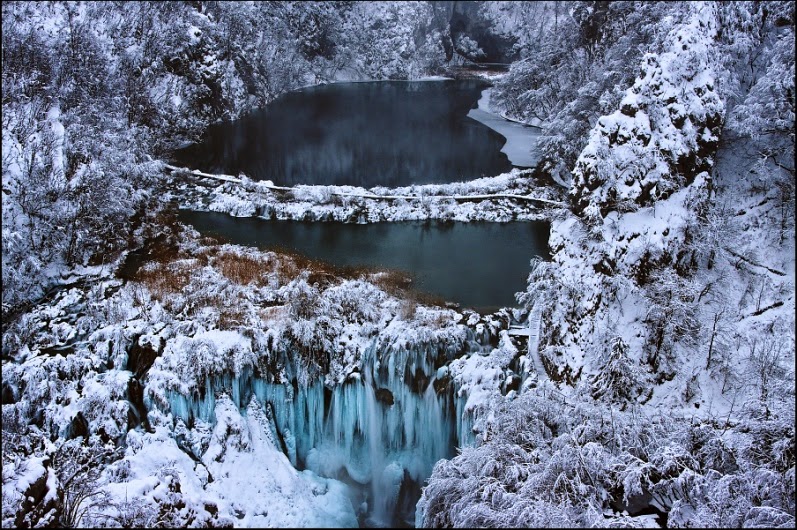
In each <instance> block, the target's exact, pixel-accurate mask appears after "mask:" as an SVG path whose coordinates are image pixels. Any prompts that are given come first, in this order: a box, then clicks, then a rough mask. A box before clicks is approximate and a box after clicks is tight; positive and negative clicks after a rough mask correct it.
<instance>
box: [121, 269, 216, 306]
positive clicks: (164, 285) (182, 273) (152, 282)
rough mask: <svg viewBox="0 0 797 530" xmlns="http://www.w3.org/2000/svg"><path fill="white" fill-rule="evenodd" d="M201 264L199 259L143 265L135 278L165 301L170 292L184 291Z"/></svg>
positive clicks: (157, 297) (155, 296) (153, 294)
mask: <svg viewBox="0 0 797 530" xmlns="http://www.w3.org/2000/svg"><path fill="white" fill-rule="evenodd" d="M199 267H201V264H200V263H199V262H198V261H197V260H180V261H173V262H170V263H158V264H156V265H154V266H153V265H152V264H150V265H149V266H146V267H141V268H140V269H139V270H138V271H137V272H136V274H135V276H134V280H135V281H138V282H141V284H142V285H144V286H145V287H146V288H147V289H148V290H149V292H150V293H151V295H152V297H153V298H155V299H156V300H160V301H163V300H164V298H166V297H167V296H168V295H170V294H175V293H179V292H182V291H183V289H185V287H186V286H187V285H188V284H189V282H190V281H191V276H192V274H193V272H194V271H196V270H197V269H198V268H199Z"/></svg>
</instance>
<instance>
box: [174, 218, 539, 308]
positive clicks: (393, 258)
mask: <svg viewBox="0 0 797 530" xmlns="http://www.w3.org/2000/svg"><path fill="white" fill-rule="evenodd" d="M178 219H179V220H180V221H182V222H183V223H185V224H188V225H192V226H193V227H194V228H196V229H197V231H199V232H200V233H201V234H202V235H204V236H212V237H216V238H218V239H220V240H222V241H223V242H228V243H233V244H238V245H245V246H250V247H256V248H259V249H261V250H288V251H291V252H296V253H299V254H302V255H305V256H307V257H310V258H313V259H317V260H321V261H324V262H327V263H330V264H332V265H335V266H342V267H347V266H352V267H374V268H380V269H391V270H398V271H402V272H404V273H406V274H407V275H409V276H410V277H411V278H412V279H413V283H412V286H413V288H414V289H415V290H417V291H419V292H423V293H428V294H431V295H435V296H439V297H442V298H443V299H444V300H446V301H450V302H455V303H458V304H460V305H462V306H463V307H470V308H473V309H476V310H478V311H481V312H489V311H494V310H496V309H498V308H500V307H516V306H517V302H516V300H515V293H516V292H519V291H523V290H525V288H526V282H527V279H528V275H529V272H530V271H531V268H530V265H529V262H530V260H531V259H532V258H534V257H535V256H536V257H541V258H543V259H548V258H549V254H548V246H547V243H548V235H549V231H550V227H549V224H548V223H546V222H520V221H517V222H509V223H487V222H483V223H482V222H479V223H442V222H397V223H371V224H362V225H360V224H345V223H330V222H324V223H320V222H315V223H314V222H304V221H271V220H264V219H259V218H251V217H247V218H240V217H231V216H229V215H227V214H222V213H216V212H199V211H191V210H180V211H179V214H178Z"/></svg>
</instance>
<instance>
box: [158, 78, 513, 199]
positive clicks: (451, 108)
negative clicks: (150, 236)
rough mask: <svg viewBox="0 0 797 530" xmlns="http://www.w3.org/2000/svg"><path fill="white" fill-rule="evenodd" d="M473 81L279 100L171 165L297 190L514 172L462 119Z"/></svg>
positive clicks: (497, 148)
mask: <svg viewBox="0 0 797 530" xmlns="http://www.w3.org/2000/svg"><path fill="white" fill-rule="evenodd" d="M487 86H488V85H487V84H486V83H485V82H484V81H480V80H444V81H377V82H365V83H334V84H328V85H320V86H314V87H309V88H304V89H301V90H297V91H294V92H290V93H287V94H284V95H283V96H281V97H279V98H278V99H276V100H275V101H273V102H272V103H270V104H269V105H267V106H266V107H265V108H263V109H261V110H258V111H255V112H252V113H251V114H248V115H246V116H244V117H243V118H241V119H239V120H236V121H233V122H226V123H221V124H217V125H214V126H212V127H210V128H209V129H208V131H207V133H206V134H205V136H204V137H203V139H202V141H201V142H200V143H198V144H194V145H191V146H189V147H186V148H184V149H180V150H178V151H176V152H175V153H174V154H173V156H172V159H173V162H175V163H176V164H177V165H180V166H185V167H189V168H191V169H200V170H202V171H206V172H210V173H223V174H227V175H238V174H239V173H240V172H243V173H244V174H246V175H247V176H248V177H249V178H251V179H254V180H271V181H273V182H274V184H277V185H280V186H293V185H296V184H321V185H353V186H363V187H367V188H370V187H373V186H386V187H399V186H408V185H412V184H439V183H447V182H461V181H467V180H473V179H476V178H480V177H491V176H495V175H498V174H501V173H503V172H506V171H508V170H510V169H511V168H512V164H511V163H510V161H509V159H508V158H507V156H506V154H504V153H502V152H501V148H502V147H503V146H504V144H505V142H506V139H505V138H504V136H502V135H500V134H498V133H497V132H495V131H494V130H492V129H490V128H489V127H487V126H486V125H484V124H482V123H480V122H479V121H477V120H475V119H473V118H471V117H468V113H469V111H470V110H471V109H474V108H476V106H477V102H478V100H479V98H480V97H481V94H482V91H483V90H484V89H485V88H486V87H487Z"/></svg>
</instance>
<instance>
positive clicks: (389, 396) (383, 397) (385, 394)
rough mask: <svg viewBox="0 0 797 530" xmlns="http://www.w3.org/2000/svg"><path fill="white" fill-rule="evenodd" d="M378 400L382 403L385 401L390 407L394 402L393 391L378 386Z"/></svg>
mask: <svg viewBox="0 0 797 530" xmlns="http://www.w3.org/2000/svg"><path fill="white" fill-rule="evenodd" d="M376 400H377V401H379V402H380V403H384V404H385V405H387V406H388V407H389V406H391V405H392V404H393V403H394V400H393V392H391V391H390V390H388V389H387V388H377V389H376Z"/></svg>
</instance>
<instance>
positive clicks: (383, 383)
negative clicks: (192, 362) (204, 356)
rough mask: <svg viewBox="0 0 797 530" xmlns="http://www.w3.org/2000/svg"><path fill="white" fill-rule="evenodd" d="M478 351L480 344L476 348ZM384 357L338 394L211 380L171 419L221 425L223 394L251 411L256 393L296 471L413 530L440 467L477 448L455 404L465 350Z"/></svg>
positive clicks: (173, 399)
mask: <svg viewBox="0 0 797 530" xmlns="http://www.w3.org/2000/svg"><path fill="white" fill-rule="evenodd" d="M474 339H478V337H474ZM479 342H480V341H479ZM479 347H480V345H479V343H478V342H476V341H473V344H470V345H469V348H468V350H470V351H472V350H473V349H474V348H479ZM383 349H384V350H386V351H380V348H379V347H378V346H377V344H376V343H374V344H372V345H371V347H369V348H368V350H367V351H366V352H365V355H364V358H363V361H362V363H361V371H360V372H356V371H355V372H354V373H352V374H350V375H349V377H348V378H347V379H346V380H345V381H344V382H343V383H340V384H337V385H335V386H334V387H331V388H330V387H329V386H326V385H325V384H324V382H323V381H321V380H317V381H315V382H313V383H311V384H309V385H306V386H303V385H300V384H299V383H298V382H297V378H295V377H294V378H292V382H291V383H274V382H268V381H267V380H265V379H263V378H261V377H256V376H255V375H254V374H253V373H252V372H251V371H248V372H245V373H243V374H241V375H239V376H238V377H235V376H232V375H229V374H225V375H221V376H215V377H208V378H206V380H205V388H204V389H200V390H198V391H197V392H195V393H194V395H193V396H185V395H183V394H180V393H178V392H171V393H170V395H169V402H170V407H171V412H172V413H173V414H174V415H175V416H176V417H180V418H182V419H184V420H187V421H190V419H191V418H198V419H201V420H204V421H207V422H211V423H213V422H214V420H215V417H214V408H215V400H216V397H217V396H218V395H220V394H221V393H226V394H228V395H229V396H230V398H231V399H232V401H233V402H234V403H235V404H236V405H237V406H238V407H239V408H240V409H241V411H242V413H243V412H245V409H246V405H247V404H248V403H249V401H250V400H251V397H252V396H253V395H254V396H255V397H256V398H257V400H258V401H259V402H260V403H261V405H262V406H263V407H264V409H265V411H266V415H267V417H268V418H269V421H270V423H271V425H272V429H273V430H274V431H275V432H274V438H275V440H277V443H278V444H279V445H280V446H281V449H282V450H283V451H284V452H285V454H286V455H287V456H288V458H289V459H290V461H291V463H292V464H293V465H294V466H296V467H297V468H298V469H302V468H305V469H309V470H311V471H313V472H315V473H317V474H319V475H321V476H325V477H330V478H336V479H340V480H343V481H345V482H347V483H349V484H351V485H352V486H354V488H355V489H357V490H359V492H360V493H361V496H362V498H361V499H358V501H359V500H361V501H364V502H366V503H367V511H368V519H369V523H370V524H374V525H394V524H407V523H409V524H412V521H413V517H414V510H415V502H416V501H417V498H418V496H419V494H420V487H421V486H422V485H423V483H424V481H425V480H426V479H427V478H428V477H429V476H430V475H431V473H432V468H433V467H434V464H435V463H436V462H437V461H438V460H440V459H441V458H451V457H453V456H454V451H455V448H456V447H457V446H461V445H467V444H471V443H473V441H474V439H473V434H472V432H471V425H472V420H471V419H470V418H468V417H464V418H463V413H462V408H463V404H464V401H465V400H464V399H463V398H456V397H455V395H454V389H453V384H451V382H450V381H449V379H448V370H447V368H446V367H445V365H446V363H447V362H449V361H450V360H451V359H452V358H453V356H454V354H455V353H456V352H450V351H447V350H446V349H445V348H443V347H435V346H430V345H424V346H422V347H418V348H416V349H412V348H409V349H408V348H400V347H399V348H397V347H388V348H383ZM358 504H361V502H358Z"/></svg>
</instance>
